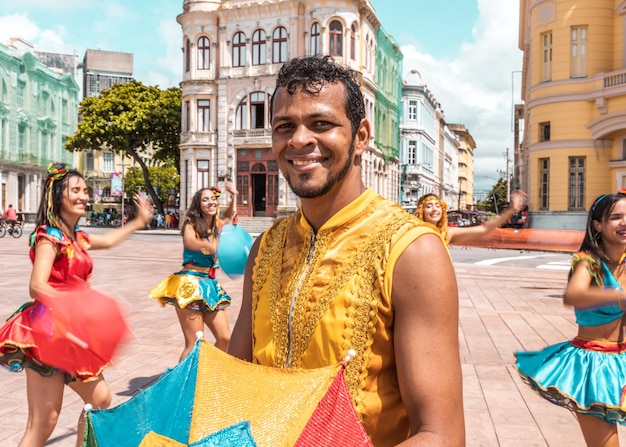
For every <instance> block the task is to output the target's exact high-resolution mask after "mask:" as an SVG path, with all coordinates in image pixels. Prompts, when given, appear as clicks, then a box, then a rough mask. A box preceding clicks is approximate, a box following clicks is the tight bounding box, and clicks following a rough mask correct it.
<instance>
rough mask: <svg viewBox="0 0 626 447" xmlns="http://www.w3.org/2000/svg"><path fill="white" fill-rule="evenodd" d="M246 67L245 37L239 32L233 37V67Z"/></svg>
mask: <svg viewBox="0 0 626 447" xmlns="http://www.w3.org/2000/svg"><path fill="white" fill-rule="evenodd" d="M245 65H246V35H245V34H244V33H242V32H241V31H239V32H237V33H235V35H234V36H233V67H243V66H245Z"/></svg>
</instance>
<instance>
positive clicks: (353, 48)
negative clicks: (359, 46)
mask: <svg viewBox="0 0 626 447" xmlns="http://www.w3.org/2000/svg"><path fill="white" fill-rule="evenodd" d="M350 59H352V60H353V61H354V60H356V25H355V24H354V23H353V24H352V26H351V27H350Z"/></svg>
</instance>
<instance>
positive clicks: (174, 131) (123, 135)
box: [65, 80, 181, 213]
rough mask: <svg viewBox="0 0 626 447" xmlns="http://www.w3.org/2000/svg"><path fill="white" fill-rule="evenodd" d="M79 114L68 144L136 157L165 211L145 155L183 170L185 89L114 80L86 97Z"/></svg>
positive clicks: (74, 148) (77, 148)
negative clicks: (110, 85)
mask: <svg viewBox="0 0 626 447" xmlns="http://www.w3.org/2000/svg"><path fill="white" fill-rule="evenodd" d="M78 113H79V115H80V122H79V124H78V128H77V130H76V133H75V134H74V135H72V136H70V137H68V139H67V141H66V143H65V148H66V149H67V150H69V151H84V150H88V149H93V150H111V151H113V152H115V153H116V154H122V155H124V154H128V155H129V156H131V157H132V158H133V160H135V162H136V163H137V164H138V165H139V166H140V167H141V172H142V176H143V181H144V185H145V186H146V192H147V193H148V194H150V196H151V197H152V200H153V202H154V204H155V206H156V207H157V208H158V210H159V212H160V213H162V212H163V208H162V206H161V201H160V200H159V198H158V197H157V196H156V193H155V192H154V188H152V183H151V180H150V174H149V170H148V166H147V165H146V163H145V162H144V159H149V158H152V159H154V160H158V161H160V162H162V163H163V164H164V165H166V166H172V167H174V168H175V169H176V170H178V168H179V165H180V163H179V161H180V153H179V150H178V144H179V141H180V122H181V90H180V89H179V88H177V87H172V88H169V89H167V90H161V89H159V87H156V86H146V85H144V84H142V83H141V82H138V81H135V80H132V81H131V82H129V83H127V84H115V85H113V86H112V87H111V88H109V89H106V90H103V91H102V92H100V95H99V96H94V97H88V98H85V99H83V101H81V104H80V107H79V109H78ZM142 157H143V158H142Z"/></svg>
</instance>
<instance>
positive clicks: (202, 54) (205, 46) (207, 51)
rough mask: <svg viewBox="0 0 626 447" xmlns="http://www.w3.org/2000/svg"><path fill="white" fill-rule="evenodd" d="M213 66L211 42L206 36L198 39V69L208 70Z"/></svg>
mask: <svg viewBox="0 0 626 447" xmlns="http://www.w3.org/2000/svg"><path fill="white" fill-rule="evenodd" d="M210 66H211V42H210V41H209V38H208V37H206V36H202V37H201V38H199V39H198V69H200V70H208V69H209V67H210Z"/></svg>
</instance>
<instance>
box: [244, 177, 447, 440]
mask: <svg viewBox="0 0 626 447" xmlns="http://www.w3.org/2000/svg"><path fill="white" fill-rule="evenodd" d="M423 234H436V235H437V236H439V237H440V235H439V234H438V233H437V232H435V231H434V230H432V229H431V228H429V227H427V226H424V225H421V224H420V221H419V220H418V219H417V218H416V217H415V216H413V215H411V214H409V213H408V212H406V211H404V210H403V209H402V208H401V207H400V206H398V205H397V204H394V203H392V202H390V201H388V200H385V199H383V198H382V197H380V196H379V195H378V194H376V193H375V192H373V191H372V190H371V189H367V190H366V191H365V192H364V193H363V194H361V195H360V196H359V197H358V198H357V199H356V200H355V201H353V202H352V203H350V204H349V205H347V206H346V207H345V208H343V209H342V210H341V211H340V212H338V213H337V214H336V215H334V216H333V217H332V218H331V219H330V220H329V221H328V222H326V223H325V224H324V225H323V226H322V228H320V229H319V231H318V232H317V234H315V233H314V232H313V230H312V228H311V227H310V225H309V224H308V222H307V221H306V219H305V218H304V217H303V216H302V214H301V213H300V212H297V213H295V214H294V215H292V216H289V217H287V218H283V219H279V220H277V221H276V222H275V224H274V225H273V226H272V228H270V229H269V230H268V231H267V232H266V233H265V234H264V236H263V239H262V241H261V244H260V247H259V254H258V256H257V258H256V259H255V265H254V269H253V276H252V280H253V291H252V334H253V341H252V345H253V346H252V352H253V361H254V362H256V363H259V364H261V365H267V366H274V367H278V368H285V367H287V368H305V369H310V368H319V367H322V366H328V365H333V364H338V363H339V362H341V361H342V359H344V358H345V357H346V355H347V353H348V350H349V349H353V350H355V351H356V357H355V358H353V359H352V360H351V361H350V362H349V363H348V366H347V368H346V370H345V377H346V381H347V384H348V388H349V390H350V394H351V396H352V400H353V402H354V405H355V408H356V410H357V413H358V415H359V417H360V418H361V421H362V423H363V425H364V427H365V429H366V430H367V432H368V434H369V435H370V437H371V438H372V441H373V443H374V445H375V446H376V447H384V446H392V445H396V444H398V443H399V442H401V441H402V440H404V439H406V438H407V437H408V436H409V422H408V417H407V413H406V410H405V408H404V405H403V403H402V399H401V396H400V391H399V388H398V378H397V374H396V364H395V354H394V347H393V341H394V340H393V338H394V326H393V320H394V309H393V306H392V302H391V290H392V277H393V270H394V265H395V263H396V261H397V260H398V257H399V256H400V255H401V254H402V252H403V251H404V250H405V248H406V247H407V246H408V245H409V244H411V243H412V242H413V241H414V240H415V239H417V238H418V237H420V236H421V235H423ZM425 256H427V254H425Z"/></svg>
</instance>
